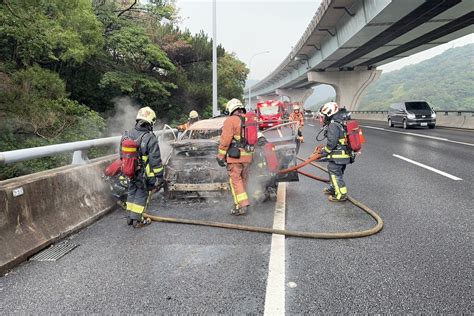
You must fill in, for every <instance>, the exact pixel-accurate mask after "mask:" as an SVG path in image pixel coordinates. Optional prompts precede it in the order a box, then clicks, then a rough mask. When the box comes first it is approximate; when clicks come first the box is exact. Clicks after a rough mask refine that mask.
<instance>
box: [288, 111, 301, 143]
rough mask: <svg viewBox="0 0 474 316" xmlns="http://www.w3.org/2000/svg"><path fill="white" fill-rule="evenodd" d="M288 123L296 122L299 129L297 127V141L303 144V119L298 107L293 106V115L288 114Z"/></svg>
mask: <svg viewBox="0 0 474 316" xmlns="http://www.w3.org/2000/svg"><path fill="white" fill-rule="evenodd" d="M289 120H290V122H298V123H299V127H298V140H299V141H300V142H302V143H304V137H303V126H304V117H303V113H301V111H300V106H299V105H295V106H294V107H293V113H291V114H290V117H289Z"/></svg>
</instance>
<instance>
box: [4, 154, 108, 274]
mask: <svg viewBox="0 0 474 316" xmlns="http://www.w3.org/2000/svg"><path fill="white" fill-rule="evenodd" d="M114 157H115V156H114ZM114 157H111V156H108V157H104V158H100V159H97V160H95V161H93V162H92V163H90V164H88V165H82V166H67V167H62V168H58V169H53V170H48V171H44V172H40V173H36V174H32V175H27V176H23V177H18V178H14V179H10V180H6V181H2V182H0V201H1V202H0V203H1V208H0V249H1V252H0V275H3V274H4V273H5V272H7V271H8V269H11V268H13V267H14V266H16V265H18V264H19V263H21V262H23V261H25V260H26V259H27V258H28V257H30V256H32V255H33V254H35V253H36V252H38V251H40V250H41V249H43V248H45V247H47V246H49V245H50V244H52V243H54V242H55V241H57V240H59V239H61V238H64V237H65V236H67V235H70V234H72V233H74V232H76V231H78V230H80V229H82V228H84V227H86V226H88V225H90V224H91V223H93V222H94V221H96V220H97V219H99V218H100V217H101V216H104V215H105V214H107V212H109V211H110V210H112V209H113V208H114V205H115V202H114V201H113V199H112V198H111V195H110V189H109V188H108V186H107V184H106V183H105V182H104V181H103V180H102V179H101V175H102V170H103V169H104V167H105V165H107V164H108V163H109V162H110V161H112V160H113V159H114ZM20 188H21V189H20ZM17 189H20V191H21V190H22V191H23V194H21V195H18V196H16V197H15V196H14V194H13V192H14V190H17Z"/></svg>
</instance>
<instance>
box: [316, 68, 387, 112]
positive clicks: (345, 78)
mask: <svg viewBox="0 0 474 316" xmlns="http://www.w3.org/2000/svg"><path fill="white" fill-rule="evenodd" d="M381 73H382V70H361V71H358V70H354V71H334V72H315V71H311V72H308V81H309V82H314V83H315V84H328V85H330V86H332V87H334V89H335V90H336V102H337V104H339V105H341V106H345V107H346V109H348V110H357V108H358V107H359V103H360V100H361V99H362V95H363V93H364V91H365V90H366V89H367V87H369V85H370V84H371V83H372V82H375V81H377V80H378V79H379V77H380V74H381Z"/></svg>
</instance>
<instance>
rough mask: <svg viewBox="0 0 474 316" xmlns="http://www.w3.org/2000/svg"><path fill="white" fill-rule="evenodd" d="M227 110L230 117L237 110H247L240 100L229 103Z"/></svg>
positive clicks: (232, 100)
mask: <svg viewBox="0 0 474 316" xmlns="http://www.w3.org/2000/svg"><path fill="white" fill-rule="evenodd" d="M225 108H226V110H227V112H229V115H232V113H233V112H234V111H235V110H237V109H243V110H245V107H244V105H243V104H242V102H240V100H239V99H231V100H230V101H229V102H227V104H226V106H225Z"/></svg>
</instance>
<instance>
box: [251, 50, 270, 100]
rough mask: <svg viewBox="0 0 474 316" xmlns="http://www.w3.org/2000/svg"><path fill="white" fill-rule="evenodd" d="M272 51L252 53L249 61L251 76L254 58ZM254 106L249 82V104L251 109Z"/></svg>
mask: <svg viewBox="0 0 474 316" xmlns="http://www.w3.org/2000/svg"><path fill="white" fill-rule="evenodd" d="M269 52H270V51H268V50H266V51H264V52H260V53H255V54H253V55H252V57H250V62H249V77H250V71H251V68H252V59H253V58H254V57H255V56H257V55H262V54H268V53H269ZM251 106H252V85H251V84H249V104H248V107H249V109H250V107H251Z"/></svg>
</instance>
